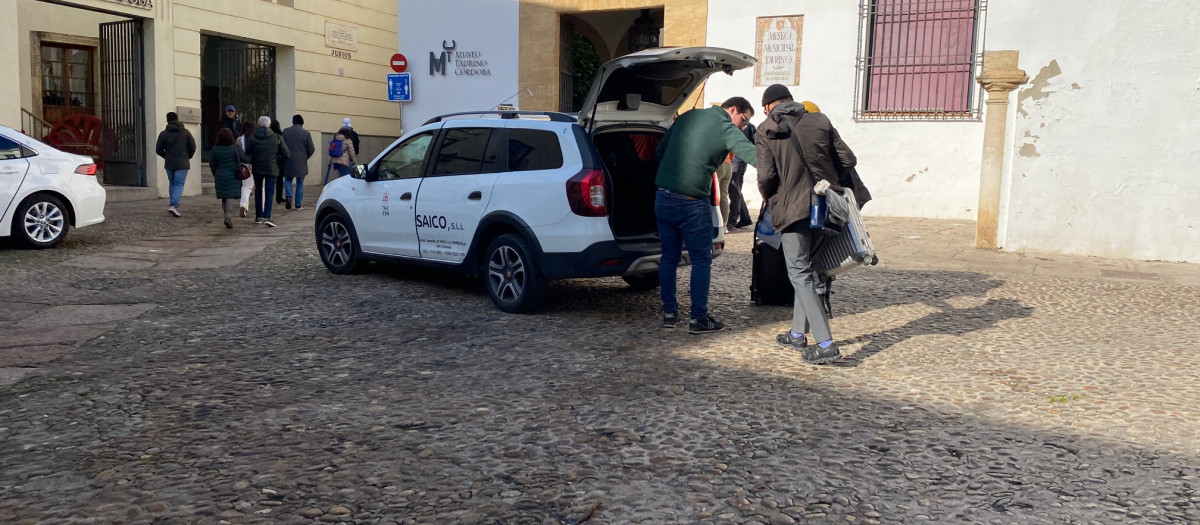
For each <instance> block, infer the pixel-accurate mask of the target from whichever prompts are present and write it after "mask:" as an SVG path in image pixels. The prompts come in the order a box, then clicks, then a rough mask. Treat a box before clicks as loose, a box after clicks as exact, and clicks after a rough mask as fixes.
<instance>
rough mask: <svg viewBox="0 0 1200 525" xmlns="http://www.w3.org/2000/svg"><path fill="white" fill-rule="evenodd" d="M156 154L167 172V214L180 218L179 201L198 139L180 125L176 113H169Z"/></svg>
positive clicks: (159, 135)
mask: <svg viewBox="0 0 1200 525" xmlns="http://www.w3.org/2000/svg"><path fill="white" fill-rule="evenodd" d="M154 152H155V153H157V154H158V156H159V157H162V158H163V168H164V169H165V170H167V195H168V196H169V197H170V201H169V202H170V203H169V204H168V205H167V213H170V214H171V215H172V216H174V217H180V216H181V215H180V214H179V199H180V198H181V197H183V182H184V181H185V180H187V173H188V169H189V168H191V167H192V162H191V159H192V157H193V156H195V155H196V139H193V138H192V133H191V132H190V131H188V130H187V128H185V127H183V124H180V123H179V115H176V114H175V112H174V111H170V112H168V113H167V127H166V129H164V130H162V132H161V133H159V134H158V142H157V143H156V144H155V145H154Z"/></svg>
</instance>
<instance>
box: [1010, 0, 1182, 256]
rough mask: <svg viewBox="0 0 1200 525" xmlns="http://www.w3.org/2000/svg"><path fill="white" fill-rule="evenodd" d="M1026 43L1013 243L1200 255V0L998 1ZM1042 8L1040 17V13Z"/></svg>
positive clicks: (1017, 42) (1020, 44) (1016, 132)
mask: <svg viewBox="0 0 1200 525" xmlns="http://www.w3.org/2000/svg"><path fill="white" fill-rule="evenodd" d="M989 9H990V12H989V13H988V31H987V39H988V44H987V47H988V48H989V49H993V50H1001V49H1012V50H1017V51H1019V52H1020V58H1019V66H1020V67H1021V68H1022V69H1024V70H1025V72H1026V73H1027V74H1028V75H1029V77H1030V82H1029V84H1026V85H1025V86H1022V87H1021V88H1020V89H1019V90H1018V91H1017V93H1016V95H1015V96H1014V97H1013V98H1012V102H1014V103H1016V104H1017V106H1018V107H1017V108H1016V111H1015V112H1014V118H1015V121H1014V124H1015V125H1014V126H1013V128H1012V131H1013V138H1012V140H1013V149H1012V151H1011V152H1010V153H1011V156H1010V157H1009V158H1008V159H1006V165H1007V166H1008V167H1009V168H1010V169H1009V170H1006V171H1007V173H1006V175H1007V180H1006V181H1005V188H1006V190H1007V191H1006V193H1007V194H1008V206H1006V208H1005V209H1002V210H1001V217H1002V224H1003V223H1004V222H1005V221H1007V227H1006V228H1005V229H1004V230H1003V231H1002V235H1003V236H1002V239H1003V241H1004V242H1003V245H1004V247H1005V248H1006V249H1013V250H1026V249H1036V250H1050V251H1061V252H1066V253H1075V254H1088V255H1097V256H1108V257H1127V258H1134V259H1160V260H1166V261H1193V262H1196V261H1200V80H1198V79H1200V46H1197V44H1196V42H1197V41H1196V35H1195V32H1196V28H1197V27H1200V5H1198V4H1196V3H1194V2H1178V1H1172V0H1147V1H1141V2H1128V1H1103V2H1089V3H1088V4H1087V9H1086V10H1082V11H1081V10H1080V9H1079V6H1078V5H1075V4H1074V3H1071V2H1045V1H1039V0H1010V1H1008V2H991V3H989ZM1032 14H1036V16H1031V15H1032Z"/></svg>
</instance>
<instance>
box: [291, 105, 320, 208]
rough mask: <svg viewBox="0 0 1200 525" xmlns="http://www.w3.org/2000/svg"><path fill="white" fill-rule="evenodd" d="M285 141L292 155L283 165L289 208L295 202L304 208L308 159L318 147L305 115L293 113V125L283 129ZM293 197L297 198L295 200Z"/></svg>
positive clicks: (297, 205)
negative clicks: (307, 127) (306, 127)
mask: <svg viewBox="0 0 1200 525" xmlns="http://www.w3.org/2000/svg"><path fill="white" fill-rule="evenodd" d="M283 143H284V145H286V146H287V149H288V152H289V153H291V156H290V157H288V160H287V163H286V164H284V165H283V193H284V200H285V201H286V202H285V204H284V205H285V206H287V208H288V209H291V208H292V205H293V204H294V205H295V207H296V209H297V210H303V209H304V177H306V176H308V159H310V158H312V156H313V153H315V152H316V151H317V147H316V146H315V145H313V140H312V135H311V134H309V133H308V130H306V129H304V117H301V116H300V115H292V125H291V127H289V128H288V129H285V130H283ZM293 198H294V199H295V200H293Z"/></svg>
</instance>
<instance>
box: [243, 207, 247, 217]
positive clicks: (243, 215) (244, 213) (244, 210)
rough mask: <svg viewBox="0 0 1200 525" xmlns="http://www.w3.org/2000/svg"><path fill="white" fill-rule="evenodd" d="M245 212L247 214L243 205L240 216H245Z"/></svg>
mask: <svg viewBox="0 0 1200 525" xmlns="http://www.w3.org/2000/svg"><path fill="white" fill-rule="evenodd" d="M246 214H247V210H246V207H245V206H242V217H245V216H246Z"/></svg>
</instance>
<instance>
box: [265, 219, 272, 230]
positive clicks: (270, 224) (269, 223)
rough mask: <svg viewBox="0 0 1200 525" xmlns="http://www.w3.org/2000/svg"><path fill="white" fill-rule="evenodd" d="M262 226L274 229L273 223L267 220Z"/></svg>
mask: <svg viewBox="0 0 1200 525" xmlns="http://www.w3.org/2000/svg"><path fill="white" fill-rule="evenodd" d="M263 224H266V225H267V227H268V228H274V227H275V223H273V222H271V219H267V220H265V221H263Z"/></svg>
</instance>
